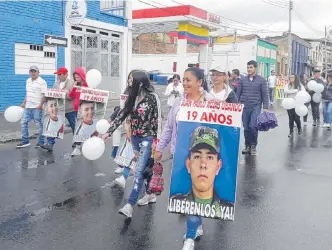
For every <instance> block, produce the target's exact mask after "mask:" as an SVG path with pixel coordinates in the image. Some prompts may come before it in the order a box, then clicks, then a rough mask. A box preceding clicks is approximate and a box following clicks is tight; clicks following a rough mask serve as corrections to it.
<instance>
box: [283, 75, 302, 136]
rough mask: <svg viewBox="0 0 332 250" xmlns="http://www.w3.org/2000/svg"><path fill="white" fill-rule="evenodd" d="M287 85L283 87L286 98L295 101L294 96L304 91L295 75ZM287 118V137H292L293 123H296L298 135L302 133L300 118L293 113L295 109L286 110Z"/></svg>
mask: <svg viewBox="0 0 332 250" xmlns="http://www.w3.org/2000/svg"><path fill="white" fill-rule="evenodd" d="M289 81H290V82H289V83H287V84H286V86H285V94H286V97H287V98H293V99H295V96H296V94H297V93H298V92H299V91H305V88H304V86H303V85H302V84H301V83H300V78H299V77H298V76H297V75H291V76H290V78H289ZM287 113H288V118H289V135H288V137H293V132H294V122H295V123H296V126H297V130H298V134H299V135H300V134H301V133H302V128H301V120H300V117H299V116H298V115H297V114H296V113H295V108H293V109H288V110H287Z"/></svg>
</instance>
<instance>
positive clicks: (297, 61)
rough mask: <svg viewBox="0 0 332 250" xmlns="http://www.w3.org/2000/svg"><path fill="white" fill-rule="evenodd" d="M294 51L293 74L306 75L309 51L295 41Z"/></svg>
mask: <svg viewBox="0 0 332 250" xmlns="http://www.w3.org/2000/svg"><path fill="white" fill-rule="evenodd" d="M292 50H293V51H292V54H293V56H292V58H293V59H292V60H293V73H294V74H296V75H300V74H303V73H306V67H307V60H308V52H309V49H308V48H307V47H306V46H304V45H302V44H300V43H298V42H297V41H293V44H292Z"/></svg>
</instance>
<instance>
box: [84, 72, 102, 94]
mask: <svg viewBox="0 0 332 250" xmlns="http://www.w3.org/2000/svg"><path fill="white" fill-rule="evenodd" d="M101 79H102V75H101V73H100V71H99V70H97V69H90V70H89V71H88V73H86V82H87V84H88V86H89V88H92V89H95V88H97V86H98V85H99V84H100V83H101Z"/></svg>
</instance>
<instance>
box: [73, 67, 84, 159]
mask: <svg viewBox="0 0 332 250" xmlns="http://www.w3.org/2000/svg"><path fill="white" fill-rule="evenodd" d="M85 77H86V73H85V69H84V68H77V69H75V71H74V74H73V78H74V85H73V88H72V90H71V91H70V92H69V97H70V98H71V99H73V100H74V110H75V111H76V112H78V109H79V108H80V102H81V101H80V96H81V92H80V88H81V87H88V84H87V83H86V80H85ZM81 146H82V143H81V142H74V144H73V147H74V150H73V152H72V153H71V156H72V157H74V156H78V155H81V154H82V153H81Z"/></svg>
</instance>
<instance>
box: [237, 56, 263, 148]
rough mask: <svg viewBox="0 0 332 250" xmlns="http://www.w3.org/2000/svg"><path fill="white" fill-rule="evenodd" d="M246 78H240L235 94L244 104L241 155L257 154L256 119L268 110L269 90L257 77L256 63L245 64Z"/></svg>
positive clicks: (261, 78)
mask: <svg viewBox="0 0 332 250" xmlns="http://www.w3.org/2000/svg"><path fill="white" fill-rule="evenodd" d="M247 69H248V76H245V77H242V78H241V80H240V83H239V87H238V91H237V92H236V94H237V97H238V100H239V101H240V103H242V104H244V108H243V113H242V121H243V127H244V138H245V149H244V150H243V151H242V154H251V155H256V154H257V149H256V147H257V144H258V129H257V127H256V121H257V117H258V116H259V115H260V113H261V111H262V104H263V109H264V111H268V108H269V90H268V86H267V82H266V80H265V79H264V78H263V77H261V76H259V75H257V62H256V61H249V62H248V63H247Z"/></svg>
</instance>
